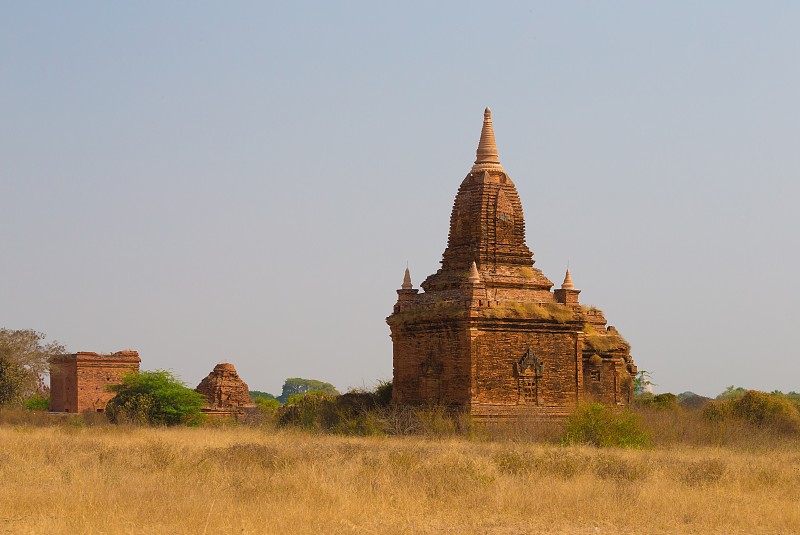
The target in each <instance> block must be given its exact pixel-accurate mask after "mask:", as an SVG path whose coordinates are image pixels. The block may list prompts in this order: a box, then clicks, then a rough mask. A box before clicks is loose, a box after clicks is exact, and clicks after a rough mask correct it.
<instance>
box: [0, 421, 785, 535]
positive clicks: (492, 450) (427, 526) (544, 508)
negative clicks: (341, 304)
mask: <svg viewBox="0 0 800 535" xmlns="http://www.w3.org/2000/svg"><path fill="white" fill-rule="evenodd" d="M764 448H765V449H761V450H758V451H750V450H742V449H734V448H719V447H689V446H683V447H681V448H672V447H662V448H657V449H652V450H630V451H629V450H608V449H605V450H603V449H593V448H587V447H558V446H554V445H546V444H534V443H530V442H524V441H517V440H499V441H498V440H467V439H465V438H446V439H440V440H432V439H426V438H420V437H366V438H359V437H337V436H330V435H312V434H308V433H301V432H287V431H274V430H268V431H265V430H259V429H255V428H248V427H219V428H200V429H189V428H170V429H152V428H150V429H148V428H127V427H114V426H107V425H98V426H95V427H73V426H70V425H60V426H50V427H33V426H30V425H13V426H12V425H0V482H2V484H1V485H0V533H2V532H9V533H177V534H184V533H185V534H190V533H191V534H202V533H288V534H292V533H381V534H383V533H388V534H393V533H398V534H400V533H452V534H456V533H457V534H462V533H498V534H518V533H592V534H595V533H606V534H617V533H797V532H798V530H800V507H798V506H797V504H798V503H800V445H797V443H796V442H781V443H780V444H777V445H774V446H770V445H768V444H765V445H764Z"/></svg>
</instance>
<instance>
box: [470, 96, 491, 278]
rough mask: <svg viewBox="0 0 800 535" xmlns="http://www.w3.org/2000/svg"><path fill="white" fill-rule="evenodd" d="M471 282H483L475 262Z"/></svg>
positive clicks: (471, 271) (471, 270) (471, 269)
mask: <svg viewBox="0 0 800 535" xmlns="http://www.w3.org/2000/svg"><path fill="white" fill-rule="evenodd" d="M487 109H488V108H487ZM469 282H470V283H472V284H480V282H481V274H480V273H479V272H478V266H477V264H475V262H472V267H471V268H470V270H469Z"/></svg>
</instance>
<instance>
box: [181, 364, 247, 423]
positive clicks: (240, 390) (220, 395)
mask: <svg viewBox="0 0 800 535" xmlns="http://www.w3.org/2000/svg"><path fill="white" fill-rule="evenodd" d="M195 390H196V391H197V392H200V393H201V394H203V395H204V396H205V397H206V399H207V400H208V406H207V407H206V412H228V413H232V412H240V411H243V410H244V409H248V408H252V407H255V404H254V403H253V400H252V399H251V398H250V389H249V388H247V383H245V382H244V381H242V379H241V378H240V377H239V374H238V373H237V372H236V368H235V367H234V366H233V364H230V363H228V362H222V363H220V364H217V365H216V366H214V370H213V371H212V372H211V373H209V374H208V376H206V378H205V379H203V380H202V381H200V384H199V385H197V388H196V389H195Z"/></svg>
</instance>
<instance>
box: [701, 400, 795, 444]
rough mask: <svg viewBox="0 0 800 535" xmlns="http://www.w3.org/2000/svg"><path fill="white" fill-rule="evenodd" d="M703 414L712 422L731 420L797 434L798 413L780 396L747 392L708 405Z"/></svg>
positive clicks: (793, 406)
mask: <svg viewBox="0 0 800 535" xmlns="http://www.w3.org/2000/svg"><path fill="white" fill-rule="evenodd" d="M703 415H704V416H705V417H706V418H707V419H709V420H711V421H712V422H718V423H719V422H723V421H725V420H726V419H731V418H735V419H738V420H741V421H744V422H747V423H748V424H750V425H753V426H755V427H760V428H767V429H770V430H772V431H775V432H778V433H786V434H793V433H800V411H798V409H797V407H796V406H795V405H794V403H792V402H791V401H790V400H789V399H787V398H786V397H785V396H784V395H782V394H781V395H777V394H767V393H766V392H759V391H757V390H747V391H745V392H744V394H742V395H741V396H740V397H728V398H725V399H718V400H717V401H712V402H710V403H709V404H708V405H707V406H706V408H705V409H704V411H703Z"/></svg>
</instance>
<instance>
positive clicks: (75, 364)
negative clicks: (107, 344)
mask: <svg viewBox="0 0 800 535" xmlns="http://www.w3.org/2000/svg"><path fill="white" fill-rule="evenodd" d="M140 362H141V359H140V358H139V353H137V352H136V351H133V350H130V349H128V350H125V351H117V352H116V353H111V354H100V353H94V352H89V351H82V352H79V353H72V354H69V355H59V356H57V357H53V358H51V359H50V411H51V412H83V411H92V412H103V411H105V409H106V403H108V402H109V400H111V398H113V397H114V396H115V395H116V394H115V393H114V392H111V391H110V390H109V389H108V388H109V387H110V386H113V385H117V384H119V383H120V382H121V379H122V377H123V376H124V375H125V374H128V373H130V372H138V371H139V363H140Z"/></svg>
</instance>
